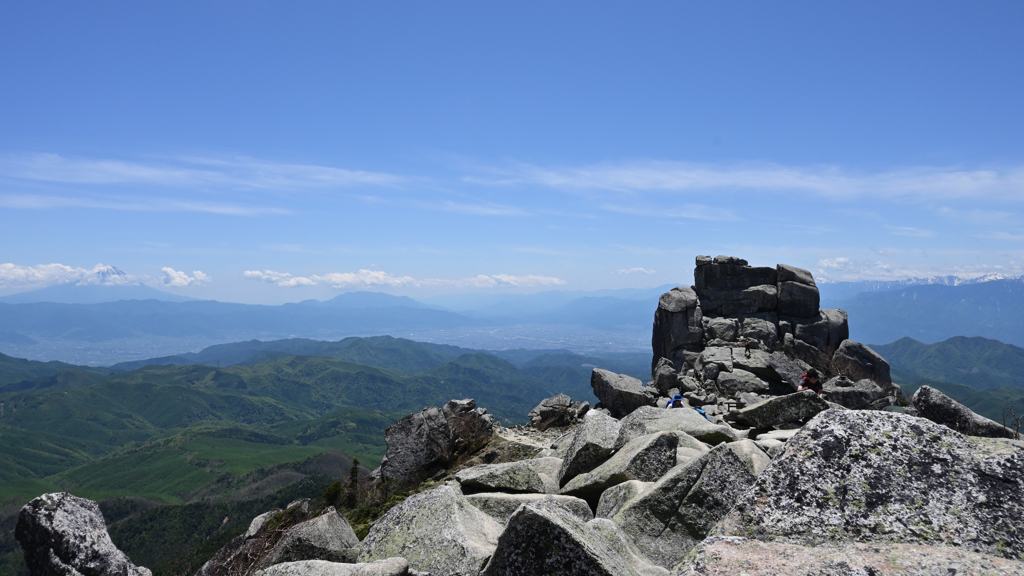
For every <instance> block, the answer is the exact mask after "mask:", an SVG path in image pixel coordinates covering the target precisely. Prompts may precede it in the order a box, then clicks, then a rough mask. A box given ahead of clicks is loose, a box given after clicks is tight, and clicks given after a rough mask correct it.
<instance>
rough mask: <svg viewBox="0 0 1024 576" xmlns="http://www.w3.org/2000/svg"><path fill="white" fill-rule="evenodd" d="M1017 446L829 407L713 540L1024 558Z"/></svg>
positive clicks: (1021, 452) (1023, 476)
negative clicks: (909, 547)
mask: <svg viewBox="0 0 1024 576" xmlns="http://www.w3.org/2000/svg"><path fill="white" fill-rule="evenodd" d="M1021 494H1024V449H1022V448H1020V447H1017V446H1016V445H1014V444H1012V443H1011V441H1007V440H998V439H988V438H973V437H968V436H963V435H962V434H959V433H957V432H954V431H952V430H950V429H949V428H946V427H944V426H941V425H939V424H935V423H934V422H931V421H929V420H925V419H923V418H915V417H912V416H906V415H903V414H896V413H891V412H884V411H874V410H872V411H856V410H829V411H827V412H823V413H821V414H819V415H818V416H817V417H816V418H815V419H813V420H812V421H811V422H809V423H807V425H806V426H804V428H803V430H801V431H800V432H799V433H798V434H797V435H795V436H794V437H793V438H792V439H791V440H790V441H789V442H787V443H786V449H785V451H784V452H783V454H782V455H780V456H779V457H777V458H776V459H775V460H774V461H773V462H772V465H771V466H770V467H769V468H768V469H767V470H765V472H764V473H763V474H761V476H759V477H758V479H757V482H756V483H755V484H754V487H753V489H751V490H750V491H748V492H746V493H745V494H744V495H743V496H742V497H741V498H740V499H739V501H738V502H737V503H736V506H735V507H734V508H733V510H732V512H730V513H729V515H728V516H727V517H726V518H725V519H723V520H722V522H721V524H719V526H718V527H717V528H716V530H715V533H716V534H719V535H724V536H741V537H744V538H753V539H757V540H761V541H775V542H780V543H786V544H799V545H802V546H825V545H834V544H840V545H842V544H844V543H847V542H862V543H893V542H900V543H903V544H921V545H927V546H947V547H959V548H963V549H966V550H972V551H975V552H981V553H984V554H991V555H993V556H1000V557H1003V558H1011V559H1017V558H1019V557H1020V555H1022V554H1024V502H1022V501H1021V498H1020V495H1021Z"/></svg>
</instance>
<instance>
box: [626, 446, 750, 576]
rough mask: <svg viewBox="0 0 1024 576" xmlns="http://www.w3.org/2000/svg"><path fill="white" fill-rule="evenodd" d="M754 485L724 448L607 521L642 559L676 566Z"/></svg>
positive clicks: (666, 480)
mask: <svg viewBox="0 0 1024 576" xmlns="http://www.w3.org/2000/svg"><path fill="white" fill-rule="evenodd" d="M753 482H754V476H753V475H752V474H751V473H750V472H749V470H748V467H747V463H746V462H744V460H743V459H741V458H739V457H738V456H737V455H736V453H735V452H734V451H733V450H731V449H730V448H729V446H728V445H726V444H722V445H719V446H716V447H715V448H713V449H712V450H711V451H710V452H707V453H705V454H704V455H702V456H701V457H699V458H696V459H694V460H691V461H689V462H687V463H686V464H682V465H680V466H676V467H675V468H673V469H672V470H670V471H669V472H668V474H666V475H665V476H663V477H662V478H661V479H660V480H658V482H656V483H655V484H654V485H653V486H651V488H650V489H649V490H647V491H646V492H644V493H642V494H641V495H639V496H637V497H636V498H634V499H633V500H630V501H629V502H627V503H626V504H625V505H624V506H622V508H621V509H620V510H619V512H618V513H617V514H615V515H614V516H613V517H612V520H613V521H615V523H616V524H618V525H619V526H620V527H621V528H622V530H623V532H625V533H626V534H627V535H628V536H629V537H630V538H632V540H633V542H635V543H636V545H637V547H638V548H639V549H640V550H641V551H642V553H643V554H644V556H646V557H647V558H649V559H650V560H651V561H652V562H654V563H656V564H658V565H660V566H663V567H665V568H670V569H671V568H673V567H674V566H676V565H677V564H678V563H679V562H680V561H682V559H683V558H684V557H685V556H686V554H687V553H688V552H689V551H690V550H691V549H692V548H693V547H694V546H695V545H696V544H698V543H699V542H700V541H701V540H702V539H703V538H704V537H705V536H706V535H707V534H708V533H709V532H710V531H711V529H712V528H713V527H714V526H715V524H717V523H718V521H719V520H720V519H721V518H723V517H724V516H725V515H726V513H728V511H729V510H730V509H731V508H732V506H733V503H734V502H735V501H736V499H737V497H738V496H739V495H740V494H741V493H743V492H744V491H745V490H746V489H747V488H748V487H750V485H751V484H752V483H753Z"/></svg>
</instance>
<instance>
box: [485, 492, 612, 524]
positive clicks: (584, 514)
mask: <svg viewBox="0 0 1024 576" xmlns="http://www.w3.org/2000/svg"><path fill="white" fill-rule="evenodd" d="M466 501H467V502H469V503H470V504H472V505H473V506H476V507H477V508H479V509H480V510H482V511H483V512H484V513H485V514H487V515H488V516H490V517H491V518H494V519H495V520H497V521H498V522H499V523H501V525H502V526H504V525H506V524H508V520H509V518H511V517H512V515H513V514H515V512H516V510H518V509H519V507H520V506H522V505H523V504H541V503H544V504H550V505H553V506H561V507H562V508H565V509H566V510H568V511H569V512H571V513H572V514H575V515H576V516H577V517H579V518H580V519H581V520H583V521H584V522H587V521H589V520H593V519H594V513H593V511H591V510H590V505H589V504H587V502H586V501H585V500H581V499H579V498H576V497H573V496H563V495H560V494H503V493H500V492H481V493H479V494H470V495H469V496H466Z"/></svg>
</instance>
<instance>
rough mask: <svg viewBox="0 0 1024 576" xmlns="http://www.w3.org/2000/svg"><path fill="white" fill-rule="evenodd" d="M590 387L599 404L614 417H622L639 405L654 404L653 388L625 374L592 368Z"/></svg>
mask: <svg viewBox="0 0 1024 576" xmlns="http://www.w3.org/2000/svg"><path fill="white" fill-rule="evenodd" d="M590 387H591V388H593V389H594V396H597V398H598V399H599V400H600V401H601V406H603V407H604V408H607V409H608V411H609V412H610V413H611V415H612V416H613V417H615V418H622V417H623V416H626V415H627V414H629V413H630V412H632V411H633V410H636V409H637V408H639V407H641V406H651V405H652V404H654V398H655V393H654V390H650V389H648V388H647V387H646V386H644V383H643V382H641V381H640V380H637V379H636V378H633V377H632V376H626V375H625V374H616V373H615V372H609V371H608V370H602V369H600V368H594V371H593V372H591V373H590Z"/></svg>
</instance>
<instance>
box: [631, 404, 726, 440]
mask: <svg viewBox="0 0 1024 576" xmlns="http://www.w3.org/2000/svg"><path fill="white" fill-rule="evenodd" d="M662 431H677V432H683V433H684V434H685V435H686V436H689V438H687V437H686V436H680V437H679V445H680V446H685V447H691V448H695V449H702V448H705V446H704V444H702V442H703V443H707V444H718V443H721V442H732V441H734V440H738V439H739V438H738V437H737V436H736V431H735V430H733V429H732V428H730V427H729V426H724V425H721V424H712V423H711V422H708V421H707V420H705V419H704V417H703V416H701V415H700V414H698V413H697V412H696V411H694V410H688V409H686V408H676V409H668V410H666V409H663V408H653V407H649V408H640V409H639V410H637V411H636V412H633V413H632V414H630V415H629V416H627V417H625V418H623V419H622V424H621V427H620V430H619V434H618V437H617V438H616V440H615V443H614V445H615V447H616V448H621V447H622V446H625V445H626V443H627V442H629V441H631V440H633V439H635V438H639V437H641V436H647V435H648V434H654V433H655V432H662Z"/></svg>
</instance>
